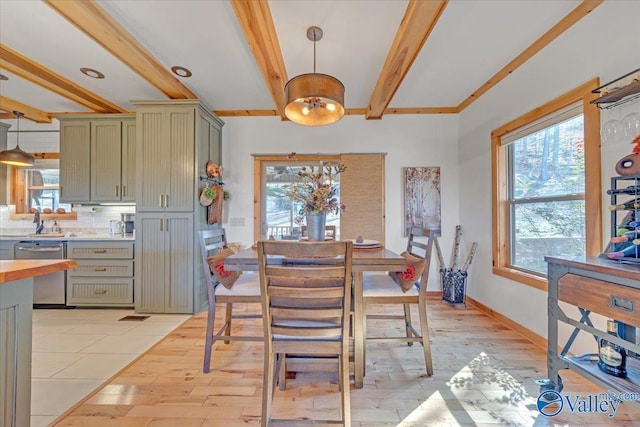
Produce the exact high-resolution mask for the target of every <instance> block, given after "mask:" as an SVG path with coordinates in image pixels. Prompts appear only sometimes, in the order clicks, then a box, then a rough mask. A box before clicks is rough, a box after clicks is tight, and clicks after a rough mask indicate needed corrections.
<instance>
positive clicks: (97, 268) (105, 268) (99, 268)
mask: <svg viewBox="0 0 640 427" xmlns="http://www.w3.org/2000/svg"><path fill="white" fill-rule="evenodd" d="M93 271H107V267H95V268H94V269H93Z"/></svg>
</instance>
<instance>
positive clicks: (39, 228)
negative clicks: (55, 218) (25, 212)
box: [33, 209, 44, 234]
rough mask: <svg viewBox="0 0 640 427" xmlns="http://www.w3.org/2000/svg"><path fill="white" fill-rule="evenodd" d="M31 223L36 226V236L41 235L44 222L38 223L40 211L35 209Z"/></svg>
mask: <svg viewBox="0 0 640 427" xmlns="http://www.w3.org/2000/svg"><path fill="white" fill-rule="evenodd" d="M33 223H34V224H37V225H36V234H40V233H42V229H43V228H44V220H42V221H40V211H39V210H38V209H36V212H35V214H34V215H33Z"/></svg>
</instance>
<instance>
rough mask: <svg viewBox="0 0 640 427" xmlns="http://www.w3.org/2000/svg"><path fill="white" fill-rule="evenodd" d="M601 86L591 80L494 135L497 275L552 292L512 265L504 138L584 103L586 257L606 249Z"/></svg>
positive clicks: (542, 279)
mask: <svg viewBox="0 0 640 427" xmlns="http://www.w3.org/2000/svg"><path fill="white" fill-rule="evenodd" d="M599 85H600V82H599V79H597V78H596V79H593V80H590V81H588V82H586V83H584V84H582V85H580V86H578V87H577V88H575V89H573V90H571V91H569V92H567V93H565V94H563V95H561V96H559V97H557V98H555V99H553V100H551V101H549V102H547V103H546V104H544V105H541V106H539V107H537V108H535V109H533V110H532V111H530V112H528V113H526V114H524V115H522V116H520V117H518V118H516V119H514V120H512V121H511V122H509V123H506V124H504V125H503V126H500V127H499V128H497V129H494V130H493V131H492V132H491V181H492V252H493V268H492V270H493V274H495V275H498V276H502V277H505V278H507V279H511V280H514V281H516V282H519V283H523V284H525V285H528V286H532V287H534V288H537V289H541V290H545V291H546V290H548V282H547V278H546V277H541V276H540V275H537V274H533V273H529V272H525V271H523V270H520V269H518V268H516V267H514V266H512V265H511V258H512V257H511V249H510V248H511V224H510V218H511V213H510V209H511V205H510V203H509V198H508V197H509V194H508V191H509V189H508V173H509V170H508V165H509V162H508V159H507V155H508V153H507V151H508V150H507V145H508V144H507V143H503V141H502V138H503V137H504V136H505V135H507V134H509V133H510V132H512V131H514V130H516V129H519V128H523V127H526V126H528V125H531V124H533V123H534V122H536V121H538V120H540V119H542V118H544V117H546V116H550V115H552V114H554V113H556V112H559V111H560V110H562V109H565V108H567V107H569V106H571V105H572V104H576V103H578V102H581V103H582V113H583V116H584V150H585V159H584V162H585V169H584V170H585V193H584V200H585V212H587V213H588V214H587V215H586V218H585V224H586V225H585V233H586V245H585V252H586V253H585V255H587V256H595V255H597V254H598V253H599V252H600V251H601V250H602V181H601V160H600V158H601V156H600V132H599V129H600V111H599V110H598V107H597V106H596V105H594V104H591V101H592V100H594V99H596V98H598V95H597V94H595V93H592V91H593V90H594V89H597V88H598V87H599Z"/></svg>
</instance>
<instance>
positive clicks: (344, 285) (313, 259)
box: [258, 240, 352, 426]
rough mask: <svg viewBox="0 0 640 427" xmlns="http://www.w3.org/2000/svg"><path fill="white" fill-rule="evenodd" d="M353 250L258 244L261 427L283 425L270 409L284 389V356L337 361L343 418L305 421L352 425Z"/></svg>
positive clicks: (345, 245) (348, 245)
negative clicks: (277, 392)
mask: <svg viewBox="0 0 640 427" xmlns="http://www.w3.org/2000/svg"><path fill="white" fill-rule="evenodd" d="M351 250H352V242H351V241H340V242H291V241H271V240H270V241H260V242H258V265H259V271H260V288H261V292H262V313H263V314H262V316H263V323H264V331H265V334H264V339H265V346H264V352H265V354H264V383H263V394H262V425H263V426H267V425H269V424H270V423H271V422H283V421H286V420H274V419H271V407H272V403H273V397H274V392H275V386H276V384H278V383H280V388H282V389H284V383H283V382H284V381H285V375H284V370H285V369H286V368H285V359H286V355H287V354H290V355H303V356H305V357H318V356H325V357H326V356H335V357H336V358H337V360H338V376H339V384H340V390H341V407H342V411H341V412H342V419H341V420H306V421H309V422H312V423H318V422H320V421H324V422H325V423H340V424H342V425H344V426H350V425H351V410H350V400H349V315H350V307H351V261H352V259H351ZM288 421H295V422H304V421H305V420H302V419H296V420H288Z"/></svg>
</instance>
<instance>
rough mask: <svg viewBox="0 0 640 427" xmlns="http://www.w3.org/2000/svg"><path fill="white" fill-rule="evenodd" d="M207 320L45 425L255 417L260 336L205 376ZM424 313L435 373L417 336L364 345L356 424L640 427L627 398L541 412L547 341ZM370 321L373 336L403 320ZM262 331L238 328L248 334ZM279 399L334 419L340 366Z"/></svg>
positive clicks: (462, 315) (442, 312) (475, 320)
mask: <svg viewBox="0 0 640 427" xmlns="http://www.w3.org/2000/svg"><path fill="white" fill-rule="evenodd" d="M245 310H246V311H249V310H250V308H245ZM221 311H222V310H218V312H219V315H220V313H221ZM205 319H206V313H201V314H198V315H195V316H193V317H192V318H190V319H189V320H187V321H186V322H185V323H184V324H183V325H182V326H181V327H179V328H177V329H176V330H175V331H173V332H172V333H171V334H169V335H168V336H167V337H166V338H165V339H163V340H162V341H161V342H160V343H158V344H157V345H156V346H155V347H153V348H152V349H151V350H149V351H148V352H147V353H145V354H143V355H142V356H140V357H139V358H138V359H137V360H135V361H134V362H132V363H131V364H130V365H129V366H127V367H126V368H124V369H123V370H122V371H121V372H120V373H119V374H117V375H116V376H114V377H113V378H112V379H111V380H109V381H107V382H106V383H105V384H104V385H103V386H102V387H101V388H100V389H98V390H97V391H96V392H94V393H93V394H92V395H90V396H88V397H87V398H86V399H85V400H83V401H82V402H80V403H79V404H78V405H76V406H75V407H74V408H72V409H71V410H69V411H68V412H67V413H66V414H64V415H63V416H62V417H60V418H59V419H58V420H57V422H54V423H53V424H52V425H55V426H91V427H93V426H109V427H112V426H126V427H129V426H144V427H147V426H149V427H151V426H152V427H169V426H171V427H192V426H193V427H195V426H198V427H212V426H221V427H233V426H247V425H259V424H260V413H261V401H262V400H261V393H262V363H263V362H262V352H263V346H262V343H234V344H229V345H225V344H223V343H219V344H217V345H216V346H215V348H214V355H213V357H214V358H213V362H212V369H211V372H210V373H208V374H203V373H202V355H203V347H204V337H205ZM429 322H430V329H431V342H432V352H433V367H434V371H435V373H434V375H433V376H432V377H427V376H426V374H425V370H424V361H423V356H422V349H421V347H420V346H419V345H417V344H416V345H414V346H413V347H409V346H406V345H404V344H394V343H389V344H387V343H385V344H382V343H381V344H369V345H368V347H367V349H368V353H367V365H366V371H367V372H366V376H365V384H364V388H362V389H354V388H353V386H352V388H351V412H352V425H353V426H380V427H386V426H416V427H417V426H455V425H464V426H482V425H487V426H489V425H491V426H497V425H523V426H534V425H535V426H547V425H594V426H600V425H611V426H625V425H626V426H632V425H636V426H637V425H640V411H638V409H636V407H633V406H632V405H631V404H630V403H628V402H626V403H622V404H621V405H620V407H619V408H618V410H617V413H616V414H615V416H614V417H608V416H607V415H605V414H585V413H582V414H574V413H571V412H569V410H568V409H563V411H562V412H561V413H560V415H558V416H556V417H553V418H546V417H544V416H542V415H541V414H540V413H539V412H538V410H537V409H536V399H537V397H538V394H539V388H538V385H537V384H536V383H535V380H537V379H541V378H544V377H546V354H545V352H544V351H543V349H541V348H539V347H536V346H535V345H533V344H532V343H531V342H530V341H528V340H526V339H525V338H523V337H522V336H521V335H519V334H517V333H516V332H513V331H511V330H510V329H508V328H507V327H506V326H504V325H503V324H501V323H499V322H497V321H495V320H493V319H492V318H490V317H488V316H486V315H485V314H483V313H482V312H480V311H478V310H477V309H475V308H473V307H467V308H452V307H450V306H449V305H448V304H446V303H443V302H441V301H440V300H439V298H438V299H436V298H431V297H430V301H429ZM239 326H240V324H239ZM368 326H369V331H370V333H373V332H376V333H389V334H393V333H396V332H400V331H401V330H402V329H404V328H403V326H402V325H398V326H393V327H392V326H390V325H388V324H386V323H385V324H383V323H380V322H378V323H376V322H374V321H370V322H369V325H368ZM259 328H260V325H259V324H256V323H253V325H252V324H248V323H244V325H242V326H241V327H240V329H244V333H245V334H247V333H249V332H255V331H256V330H259ZM562 378H563V380H564V386H565V387H564V390H563V392H562V393H563V394H566V395H571V396H577V395H580V396H582V397H584V396H586V395H589V394H595V393H599V392H601V391H603V390H601V389H599V388H598V387H596V386H595V385H593V384H591V383H590V382H587V381H586V380H584V379H582V378H581V377H579V376H577V375H576V374H573V373H571V372H569V371H566V372H563V373H562ZM274 404H275V406H274V414H273V415H274V417H277V418H290V417H291V418H295V417H299V418H321V419H327V418H332V417H333V418H338V416H339V413H338V408H339V391H338V387H337V375H334V374H333V373H330V372H321V373H299V374H298V375H297V378H295V379H290V380H288V381H287V390H286V391H278V390H277V391H276V398H275V402H274Z"/></svg>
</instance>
